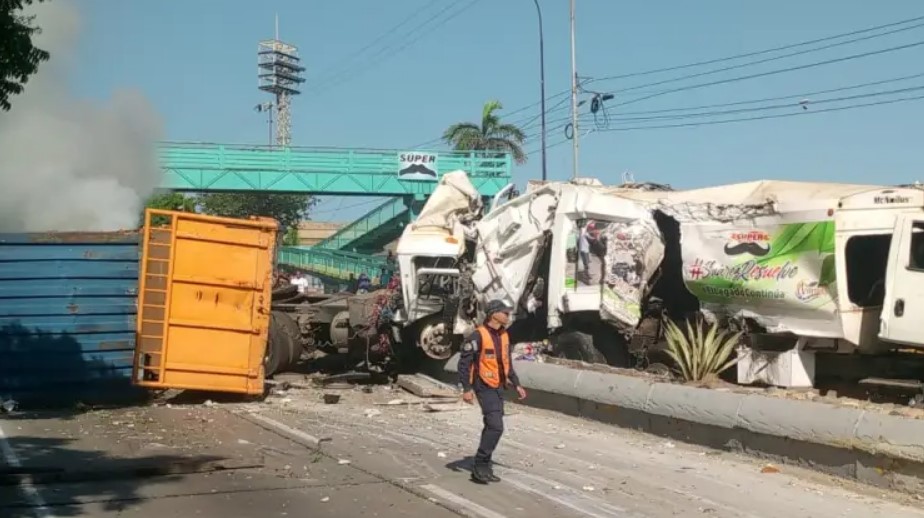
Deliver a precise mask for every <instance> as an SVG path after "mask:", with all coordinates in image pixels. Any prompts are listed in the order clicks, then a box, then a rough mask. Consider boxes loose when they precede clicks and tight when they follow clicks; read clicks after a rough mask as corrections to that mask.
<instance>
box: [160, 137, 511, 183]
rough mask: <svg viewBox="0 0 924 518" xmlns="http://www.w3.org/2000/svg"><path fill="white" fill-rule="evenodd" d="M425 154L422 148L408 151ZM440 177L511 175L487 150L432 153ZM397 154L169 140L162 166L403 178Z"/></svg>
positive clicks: (503, 160)
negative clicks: (462, 173)
mask: <svg viewBox="0 0 924 518" xmlns="http://www.w3.org/2000/svg"><path fill="white" fill-rule="evenodd" d="M407 151H408V152H410V151H420V150H407ZM432 153H434V154H436V155H437V157H438V158H437V167H438V168H439V172H440V173H445V172H449V171H454V170H458V169H461V170H463V171H465V172H467V173H468V174H469V176H470V177H472V178H498V177H509V176H510V171H511V160H510V156H509V155H507V154H498V153H496V152H492V153H486V152H482V151H472V152H459V151H432ZM398 155H399V152H398V151H396V150H377V149H339V148H321V147H285V148H280V147H271V146H253V145H234V144H210V143H205V142H164V143H162V145H161V147H160V157H161V161H162V163H164V164H165V165H166V166H167V167H169V168H173V169H186V170H199V171H202V170H225V171H228V170H232V171H275V172H306V173H311V172H317V173H322V172H323V173H329V172H331V171H336V172H338V173H340V174H350V175H364V174H365V175H382V174H390V175H394V174H397V171H398V169H399V164H400V160H399V158H398Z"/></svg>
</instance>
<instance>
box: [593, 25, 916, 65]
mask: <svg viewBox="0 0 924 518" xmlns="http://www.w3.org/2000/svg"><path fill="white" fill-rule="evenodd" d="M919 21H924V16H918V17H915V18H909V19H906V20H900V21H897V22H892V23H887V24H884V25H877V26H875V27H869V28H866V29H860V30H855V31H851V32H845V33H841V34H835V35H833V36H826V37H824V38H817V39H814V40H809V41H803V42H799V43H792V44H789V45H783V46H781V47H774V48H770V49H765V50H758V51H754V52H747V53H744V54H737V55H734V56H728V57H724V58H715V59H710V60H707V61H699V62H696V63H688V64H685V65H676V66H670V67H663V68H656V69H651V70H644V71H641V72H631V73H627V74H620V75H612V76H606V77H601V78H597V79H595V81H610V80H615V79H626V78H629V77H639V76H647V75H652V74H659V73H662V72H673V71H675V70H685V69H688V68H695V67H699V66H704V65H712V64H715V63H723V62H726V61H734V60H736V59H743V58H749V57H754V56H761V55H763V54H771V53H773V52H779V51H783V50H789V49H794V48H798V47H804V46H806V45H814V44H816V43H823V42H825V41H831V40H836V39H839V38H846V37H849V36H856V35H857V34H864V33H867V32H873V31H878V30H882V29H888V28H890V27H897V26H899V25H904V24H906V23H913V22H919Z"/></svg>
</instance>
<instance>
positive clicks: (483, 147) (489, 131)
mask: <svg viewBox="0 0 924 518" xmlns="http://www.w3.org/2000/svg"><path fill="white" fill-rule="evenodd" d="M502 108H503V105H501V103H500V101H488V102H486V103H485V104H484V109H483V110H482V112H481V124H480V125H478V124H475V123H473V122H459V123H456V124H453V125H452V126H449V128H447V129H446V131H445V132H444V133H443V140H445V141H446V143H447V144H449V145H450V146H452V148H453V149H454V150H456V151H500V152H503V153H509V154H510V155H512V156H513V160H514V161H516V163H518V164H523V163H525V162H526V153H525V152H524V151H523V142H524V141H525V140H526V134H525V133H523V130H521V129H520V128H518V127H516V126H515V125H513V124H506V123H502V122H501V120H500V117H499V116H498V115H497V114H496V113H495V112H497V111H498V110H500V109H502Z"/></svg>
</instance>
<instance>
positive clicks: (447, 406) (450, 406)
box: [423, 402, 509, 415]
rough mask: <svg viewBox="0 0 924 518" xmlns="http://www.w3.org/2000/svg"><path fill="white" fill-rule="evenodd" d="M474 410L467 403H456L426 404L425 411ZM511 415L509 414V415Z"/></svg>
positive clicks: (424, 405)
mask: <svg viewBox="0 0 924 518" xmlns="http://www.w3.org/2000/svg"><path fill="white" fill-rule="evenodd" d="M469 408H472V407H471V406H470V405H466V404H465V403H461V402H455V403H424V404H423V409H424V410H426V411H427V412H455V411H458V410H467V409H469ZM508 415H509V414H508Z"/></svg>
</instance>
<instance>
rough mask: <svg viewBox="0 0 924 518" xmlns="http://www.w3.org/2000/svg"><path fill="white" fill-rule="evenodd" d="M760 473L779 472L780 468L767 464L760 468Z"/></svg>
mask: <svg viewBox="0 0 924 518" xmlns="http://www.w3.org/2000/svg"><path fill="white" fill-rule="evenodd" d="M760 472H761V473H779V472H780V468H778V467H776V466H774V465H773V464H767V465H766V466H764V467H762V468H760Z"/></svg>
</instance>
